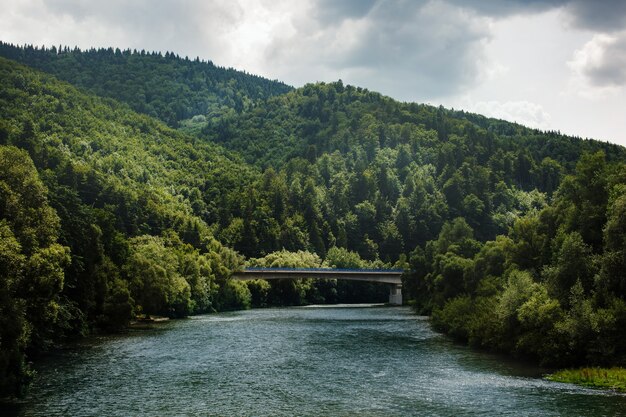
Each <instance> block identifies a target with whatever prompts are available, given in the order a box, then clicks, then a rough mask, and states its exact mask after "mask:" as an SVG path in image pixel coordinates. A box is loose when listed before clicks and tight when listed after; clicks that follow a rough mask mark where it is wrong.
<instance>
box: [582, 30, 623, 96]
mask: <svg viewBox="0 0 626 417" xmlns="http://www.w3.org/2000/svg"><path fill="white" fill-rule="evenodd" d="M570 66H571V67H572V68H573V70H574V71H575V72H576V73H578V74H579V76H582V77H583V78H584V79H585V80H586V81H587V82H588V83H589V84H590V85H591V86H593V87H600V88H614V87H621V86H626V31H623V32H619V33H617V34H613V35H610V36H608V35H596V36H595V37H594V38H593V39H592V40H591V41H589V42H587V44H585V45H584V46H583V47H582V48H581V49H580V50H578V51H576V53H575V55H574V60H573V61H572V62H570Z"/></svg>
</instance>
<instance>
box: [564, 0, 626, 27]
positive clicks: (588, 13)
mask: <svg viewBox="0 0 626 417" xmlns="http://www.w3.org/2000/svg"><path fill="white" fill-rule="evenodd" d="M565 9H566V10H567V11H568V12H569V14H570V15H571V18H572V22H571V23H572V24H573V25H574V26H576V27H581V28H585V29H591V30H596V31H600V32H613V31H621V30H623V29H625V28H626V1H622V0H594V1H591V0H572V1H569V2H567V3H566V4H565Z"/></svg>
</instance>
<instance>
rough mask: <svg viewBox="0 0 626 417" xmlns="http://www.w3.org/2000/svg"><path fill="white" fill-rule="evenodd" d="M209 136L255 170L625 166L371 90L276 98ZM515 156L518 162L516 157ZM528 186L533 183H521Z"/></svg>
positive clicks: (534, 133)
mask: <svg viewBox="0 0 626 417" xmlns="http://www.w3.org/2000/svg"><path fill="white" fill-rule="evenodd" d="M203 133H204V135H205V136H208V137H209V138H211V139H212V140H214V141H216V142H219V143H221V144H223V145H224V146H226V147H227V148H229V149H233V150H236V151H238V152H240V153H241V154H242V155H244V156H245V158H246V159H247V160H248V162H250V163H254V164H257V165H260V166H263V167H267V166H274V167H277V166H280V165H283V164H284V163H286V162H287V161H288V160H289V159H291V158H293V157H304V158H307V159H309V160H314V159H315V158H317V157H318V156H320V155H322V154H324V153H332V152H334V151H339V152H341V153H350V152H352V153H353V152H354V151H355V149H357V148H360V149H361V150H363V151H365V153H366V154H367V156H369V157H371V156H372V155H374V154H375V153H376V151H377V150H379V149H384V148H396V147H398V146H400V145H410V146H411V147H412V149H413V151H414V153H415V154H416V155H417V156H419V159H418V160H417V162H419V163H424V164H433V165H435V166H436V167H437V168H438V171H439V172H440V171H441V170H442V169H443V168H444V167H445V166H446V165H448V166H456V167H458V166H459V165H460V164H461V163H462V162H463V161H464V160H465V158H467V157H470V156H472V157H474V158H475V159H476V162H477V163H479V164H481V165H484V164H486V163H488V161H489V159H490V158H492V157H493V156H498V157H499V156H501V153H505V154H507V153H509V154H508V155H506V156H507V158H508V157H510V156H513V157H514V158H518V157H520V155H522V157H523V158H532V159H533V160H534V163H535V164H539V163H540V162H541V160H542V159H543V158H544V157H550V158H552V159H555V160H556V161H558V162H559V163H560V164H561V165H563V166H565V167H566V168H572V167H573V164H574V163H575V161H577V160H578V158H579V157H580V155H581V154H582V152H588V151H596V150H600V149H603V150H605V151H606V153H607V155H608V156H609V158H611V159H613V158H617V159H621V158H622V157H623V156H624V155H626V153H625V151H624V148H622V147H620V146H618V145H614V144H610V143H606V142H604V143H603V142H598V141H594V140H583V139H581V138H577V137H568V136H564V135H561V134H559V133H557V132H542V131H539V130H536V129H530V128H527V127H524V126H521V125H519V124H516V123H510V122H506V121H503V120H496V119H489V118H486V117H484V116H481V115H477V114H472V113H466V112H463V111H454V110H447V109H444V108H443V107H433V106H430V105H425V104H417V103H401V102H398V101H395V100H393V99H392V98H390V97H385V96H383V95H381V94H379V93H376V92H372V91H368V90H367V89H363V88H359V87H354V86H351V85H347V86H344V85H343V83H342V82H341V81H339V82H335V83H328V84H326V83H318V84H309V85H306V86H304V87H303V88H299V89H297V90H294V91H292V92H290V93H288V94H285V95H281V96H278V97H273V98H271V99H269V100H268V101H267V102H266V103H265V104H264V105H263V106H259V107H257V108H254V109H251V110H250V111H249V112H245V113H244V114H241V115H225V116H224V117H220V118H216V119H213V120H211V123H210V124H209V126H208V127H207V128H206V129H204V132H203ZM511 154H512V155H511ZM519 180H520V181H519V183H520V185H522V186H525V185H530V184H524V182H527V180H530V177H529V178H527V180H524V179H522V178H519Z"/></svg>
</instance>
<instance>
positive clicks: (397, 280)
mask: <svg viewBox="0 0 626 417" xmlns="http://www.w3.org/2000/svg"><path fill="white" fill-rule="evenodd" d="M403 272H404V271H403V270H401V269H331V268H246V269H244V270H242V271H237V272H235V273H234V274H233V276H232V277H233V279H237V280H240V281H246V280H251V279H302V278H315V279H346V280H351V281H367V282H380V283H384V284H389V285H390V288H389V304H392V305H402V280H401V276H402V273H403Z"/></svg>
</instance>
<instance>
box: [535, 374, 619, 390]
mask: <svg viewBox="0 0 626 417" xmlns="http://www.w3.org/2000/svg"><path fill="white" fill-rule="evenodd" d="M546 378H547V379H549V380H550V381H556V382H569V383H572V384H578V385H584V386H586V387H593V388H602V389H612V390H616V391H619V392H626V369H624V368H610V369H608V368H580V369H564V370H562V371H558V372H555V373H553V374H550V375H548V376H547V377H546Z"/></svg>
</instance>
